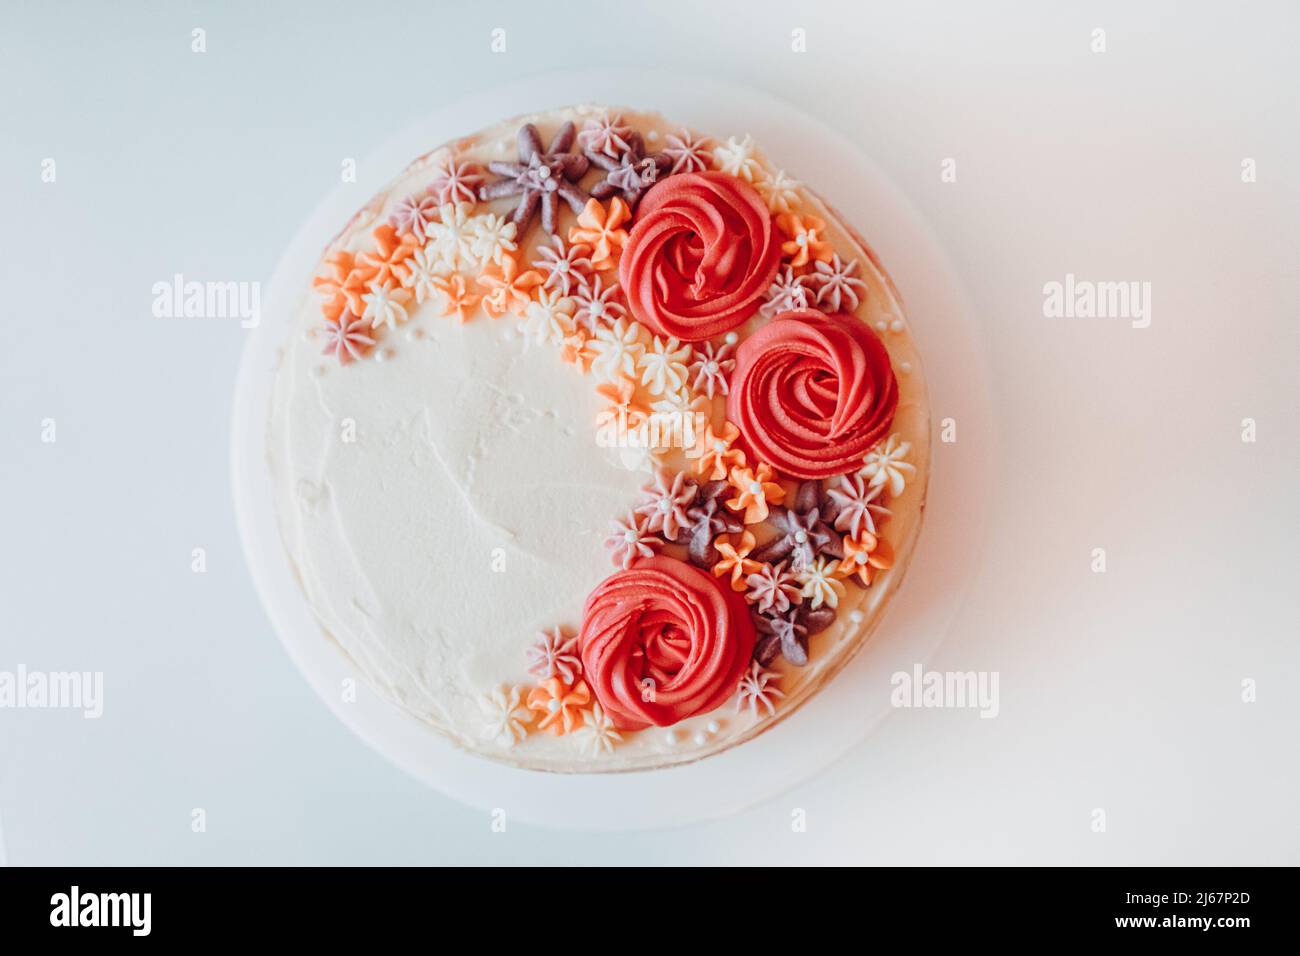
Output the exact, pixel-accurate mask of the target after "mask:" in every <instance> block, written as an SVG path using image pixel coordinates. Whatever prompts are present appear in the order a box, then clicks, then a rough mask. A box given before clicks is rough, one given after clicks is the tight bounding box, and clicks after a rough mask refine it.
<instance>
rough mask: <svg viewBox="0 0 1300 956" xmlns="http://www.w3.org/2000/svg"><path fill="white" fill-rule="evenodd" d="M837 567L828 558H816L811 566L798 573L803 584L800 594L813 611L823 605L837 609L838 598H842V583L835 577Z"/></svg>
mask: <svg viewBox="0 0 1300 956" xmlns="http://www.w3.org/2000/svg"><path fill="white" fill-rule="evenodd" d="M837 569H838V567H837V565H836V563H835V562H834V561H832V560H830V559H829V558H818V559H817V560H816V561H814V562H813V563H812V564H811V565H809V566H808V567H806V568H804V569H803V570H801V571H800V572H799V580H800V581H801V582H802V583H803V589H802V591H801V593H802V594H803V596H804V597H805V598H807V599H808V602H809V607H811V608H812V609H813V610H816V609H817V608H819V607H821V606H822V605H823V604H824V605H826V606H827V607H832V608H833V607H839V603H840V598H842V597H844V591H845V589H844V583H843V582H842V581H840V579H839V578H838V576H837V575H836V571H837Z"/></svg>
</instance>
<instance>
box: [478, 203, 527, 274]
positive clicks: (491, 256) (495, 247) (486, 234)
mask: <svg viewBox="0 0 1300 956" xmlns="http://www.w3.org/2000/svg"><path fill="white" fill-rule="evenodd" d="M468 226H469V229H470V233H471V235H472V236H473V239H472V241H471V244H470V248H471V250H472V251H473V253H474V257H475V258H476V259H478V262H479V265H487V264H488V263H489V262H494V263H496V264H497V265H501V260H502V259H504V258H505V257H506V254H507V253H511V252H514V251H515V250H516V249H518V248H519V246H518V243H516V242H515V235H516V234H517V233H518V231H519V227H518V226H516V225H515V224H514V223H513V222H508V221H507V220H505V219H503V218H502V217H501V216H498V215H496V214H494V213H490V212H489V213H484V214H483V215H481V216H475V217H474V218H473V219H470V220H469V223H468Z"/></svg>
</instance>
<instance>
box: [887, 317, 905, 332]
mask: <svg viewBox="0 0 1300 956" xmlns="http://www.w3.org/2000/svg"><path fill="white" fill-rule="evenodd" d="M889 331H891V332H901V331H903V320H902V319H894V321H893V322H890V323H889Z"/></svg>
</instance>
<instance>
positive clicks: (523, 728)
mask: <svg viewBox="0 0 1300 956" xmlns="http://www.w3.org/2000/svg"><path fill="white" fill-rule="evenodd" d="M478 706H479V710H481V711H482V712H483V717H484V725H483V736H484V737H487V738H489V739H491V740H494V741H496V743H497V744H498V745H499V746H502V747H513V746H514V745H515V744H517V743H518V742H519V741H521V740H523V739H524V737H526V736H528V721H529V718H530V717H531V715H530V714H529V713H528V711H527V709H526V708H524V707H523V706H522V705H521V704H520V698H519V688H518V687H509V686H506V685H504V684H503V685H502V686H500V687H496V688H494V689H493V690H492V691H491V692H490V693H487V694H484V695H483V696H482V697H480V698H479V702H478Z"/></svg>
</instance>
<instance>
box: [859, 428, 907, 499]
mask: <svg viewBox="0 0 1300 956" xmlns="http://www.w3.org/2000/svg"><path fill="white" fill-rule="evenodd" d="M911 450H912V445H911V443H910V442H905V441H903V439H902V438H901V437H900V436H899V435H898V434H897V433H895V434H893V435H890V436H889V437H888V438H887V439H885V441H884V442H882V443H881V444H879V445H877V446H876V447H875V448H873V449H871V451H869V452H867V457H866V458H865V459H864V460H863V465H862V467H861V468H860V469H859V470H858V474H859V475H861V476H862V477H863V478H865V479H867V482H868V484H870V485H871V486H872V487H879V486H881V485H884V486H885V488H887V489H888V490H889V493H890V495H892V496H893V497H895V498H897V497H898V496H899V495H901V494H902V493H903V489H904V488H905V487H906V486H907V480H908V479H909V478H911V477H912V476H913V475H915V474H916V466H915V465H913V464H912V463H911V462H907V461H904V460H903V459H905V458H906V457H907V455H908V452H910V451H911Z"/></svg>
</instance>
